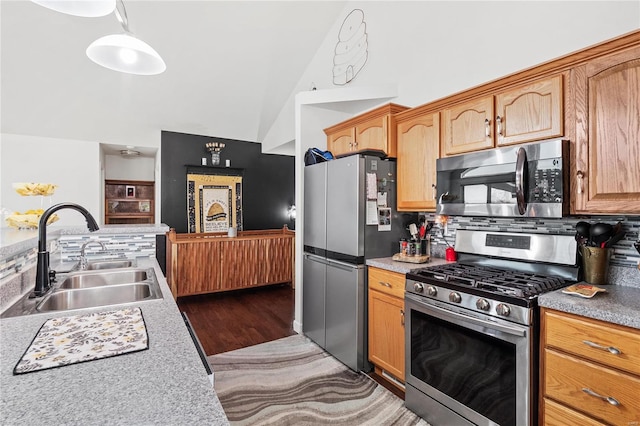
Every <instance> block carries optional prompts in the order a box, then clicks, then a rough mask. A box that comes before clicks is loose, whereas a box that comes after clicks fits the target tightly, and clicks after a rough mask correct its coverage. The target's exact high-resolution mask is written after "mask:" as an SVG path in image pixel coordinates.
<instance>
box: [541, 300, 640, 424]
mask: <svg viewBox="0 0 640 426" xmlns="http://www.w3.org/2000/svg"><path fill="white" fill-rule="evenodd" d="M541 317H542V322H541V325H542V329H541V351H542V354H541V357H540V359H541V380H540V383H541V389H540V392H541V397H540V401H541V411H542V420H543V424H545V425H566V424H594V425H596V424H619V425H630V424H635V423H637V422H638V421H639V419H640V398H639V397H638V396H639V395H640V330H637V329H633V328H629V327H623V326H619V325H616V324H611V323H606V322H603V321H598V320H594V319H591V318H585V317H581V316H577V315H572V314H567V313H564V312H558V311H555V310H551V309H545V308H543V309H542V310H541Z"/></svg>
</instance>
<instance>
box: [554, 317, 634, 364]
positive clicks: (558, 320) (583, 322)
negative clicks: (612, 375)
mask: <svg viewBox="0 0 640 426" xmlns="http://www.w3.org/2000/svg"><path fill="white" fill-rule="evenodd" d="M543 321H544V324H545V328H546V333H545V334H546V342H545V346H551V347H555V348H558V349H561V350H562V351H564V352H569V353H572V354H576V355H579V356H581V357H583V358H587V359H590V360H592V361H597V362H600V363H603V364H606V365H607V366H610V367H615V368H618V369H621V370H624V371H628V372H630V373H633V374H637V375H640V332H639V331H636V330H634V329H631V328H627V327H622V326H619V325H616V324H610V323H605V322H602V321H597V320H593V319H589V318H584V317H577V316H574V315H570V314H565V313H561V312H554V311H549V310H544V319H543ZM595 345H597V346H595ZM609 348H611V350H609ZM616 350H618V351H620V353H619V354H615V353H612V351H613V352H615V351H616Z"/></svg>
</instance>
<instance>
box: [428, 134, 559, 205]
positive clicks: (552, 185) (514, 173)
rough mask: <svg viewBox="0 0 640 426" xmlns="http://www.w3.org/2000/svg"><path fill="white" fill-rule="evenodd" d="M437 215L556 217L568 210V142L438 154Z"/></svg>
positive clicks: (543, 142)
mask: <svg viewBox="0 0 640 426" xmlns="http://www.w3.org/2000/svg"><path fill="white" fill-rule="evenodd" d="M436 168H437V184H436V185H437V194H438V205H437V208H436V213H437V214H443V215H454V216H455V215H459V216H493V217H562V216H563V215H566V214H568V212H569V179H568V172H569V141H568V140H565V139H550V140H546V141H540V142H534V143H528V144H522V145H514V146H508V147H503V148H495V149H490V150H486V151H479V152H473V153H469V154H461V155H456V156H453V157H446V158H441V159H438V160H437V162H436Z"/></svg>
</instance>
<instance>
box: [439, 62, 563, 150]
mask: <svg viewBox="0 0 640 426" xmlns="http://www.w3.org/2000/svg"><path fill="white" fill-rule="evenodd" d="M563 102H564V101H563V84H562V75H556V76H554V77H550V78H545V79H541V80H538V81H534V82H532V83H528V84H526V85H522V86H518V87H514V88H510V89H508V90H505V91H503V92H500V93H497V94H496V95H489V96H483V97H479V98H476V99H472V100H469V101H465V102H463V103H460V104H458V105H453V106H451V107H449V108H446V109H444V110H443V111H442V152H443V156H449V155H456V154H461V153H464V152H471V151H478V150H481V149H488V148H494V147H496V146H504V145H512V144H518V143H524V142H529V141H533V140H540V139H548V138H552V137H556V136H562V134H563Z"/></svg>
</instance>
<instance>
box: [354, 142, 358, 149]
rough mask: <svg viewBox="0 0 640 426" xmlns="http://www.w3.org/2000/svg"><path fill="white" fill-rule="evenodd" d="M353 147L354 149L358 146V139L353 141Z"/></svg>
mask: <svg viewBox="0 0 640 426" xmlns="http://www.w3.org/2000/svg"><path fill="white" fill-rule="evenodd" d="M353 148H354V149H356V148H358V141H353Z"/></svg>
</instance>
